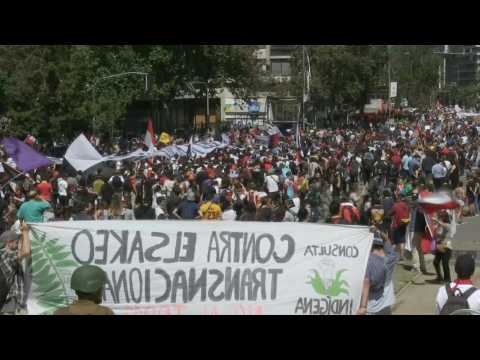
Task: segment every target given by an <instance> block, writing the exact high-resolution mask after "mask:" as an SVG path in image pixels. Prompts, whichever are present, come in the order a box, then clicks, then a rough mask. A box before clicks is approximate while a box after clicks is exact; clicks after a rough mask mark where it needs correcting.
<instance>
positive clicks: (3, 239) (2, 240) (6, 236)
mask: <svg viewBox="0 0 480 360" xmlns="http://www.w3.org/2000/svg"><path fill="white" fill-rule="evenodd" d="M19 239H20V235H19V234H17V233H16V232H15V231H5V232H4V233H3V234H2V235H0V248H3V247H4V246H5V244H6V243H7V241H10V240H19Z"/></svg>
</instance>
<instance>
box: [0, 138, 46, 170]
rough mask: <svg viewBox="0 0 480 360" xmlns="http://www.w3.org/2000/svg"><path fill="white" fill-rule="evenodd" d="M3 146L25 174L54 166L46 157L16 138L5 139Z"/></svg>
mask: <svg viewBox="0 0 480 360" xmlns="http://www.w3.org/2000/svg"><path fill="white" fill-rule="evenodd" d="M2 145H3V146H4V148H5V151H6V152H7V154H8V156H9V157H11V158H12V160H13V161H14V162H15V163H16V165H17V167H18V168H19V169H20V170H22V171H23V172H28V171H32V170H35V169H39V168H42V167H45V166H51V165H53V163H52V162H51V161H50V160H48V159H47V157H46V156H44V155H42V154H40V153H39V152H38V151H36V150H34V149H33V148H31V147H30V146H28V145H27V144H25V143H24V142H22V141H20V140H18V139H16V138H5V139H3V141H2Z"/></svg>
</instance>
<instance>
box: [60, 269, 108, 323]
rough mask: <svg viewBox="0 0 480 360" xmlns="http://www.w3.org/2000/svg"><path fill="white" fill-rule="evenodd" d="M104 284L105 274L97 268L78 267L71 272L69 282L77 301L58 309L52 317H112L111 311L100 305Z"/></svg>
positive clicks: (105, 280)
mask: <svg viewBox="0 0 480 360" xmlns="http://www.w3.org/2000/svg"><path fill="white" fill-rule="evenodd" d="M106 282H107V274H105V272H104V271H103V270H102V269H100V268H99V267H98V266H93V265H84V266H81V267H79V268H78V269H76V270H75V271H74V272H73V274H72V278H71V282H70V284H71V288H72V290H75V293H76V294H77V297H78V300H77V301H75V302H74V303H73V304H72V305H70V306H68V307H66V308H62V309H58V310H57V311H56V312H55V314H54V315H114V313H113V311H112V310H111V309H109V308H107V307H105V306H101V305H100V304H101V302H102V293H103V287H104V286H105V284H106Z"/></svg>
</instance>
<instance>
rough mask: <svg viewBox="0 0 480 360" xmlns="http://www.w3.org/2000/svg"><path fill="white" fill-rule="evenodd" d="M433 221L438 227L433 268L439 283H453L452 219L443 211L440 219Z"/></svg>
mask: <svg viewBox="0 0 480 360" xmlns="http://www.w3.org/2000/svg"><path fill="white" fill-rule="evenodd" d="M433 221H434V222H435V224H436V225H437V227H436V235H437V249H436V251H435V259H434V260H433V266H434V267H435V272H436V273H437V278H436V281H437V282H446V283H449V282H451V281H452V280H451V278H450V258H451V256H452V237H451V231H452V228H451V224H450V217H449V215H448V212H447V211H445V210H444V211H442V212H441V213H440V214H439V216H438V219H437V218H434V219H433ZM440 264H442V268H443V276H442V273H441V271H440Z"/></svg>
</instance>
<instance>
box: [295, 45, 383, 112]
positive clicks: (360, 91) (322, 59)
mask: <svg viewBox="0 0 480 360" xmlns="http://www.w3.org/2000/svg"><path fill="white" fill-rule="evenodd" d="M308 52H309V55H310V64H311V72H312V83H311V99H310V102H311V105H312V106H313V108H314V109H315V110H317V111H318V110H327V112H328V113H329V114H330V116H331V117H333V116H334V115H335V114H339V113H347V112H352V111H355V110H360V111H363V107H364V105H365V104H366V103H367V102H368V101H367V100H368V97H369V95H370V93H371V92H372V91H374V90H376V89H377V88H378V86H379V84H381V83H382V82H384V80H385V72H386V59H387V56H386V54H387V53H386V46H378V45H319V46H309V47H308ZM293 68H294V76H293V81H292V86H293V88H294V89H295V92H296V94H297V96H298V97H299V98H301V93H302V88H303V73H302V70H303V57H302V53H301V49H300V51H299V52H298V53H297V54H296V56H295V57H294V62H293Z"/></svg>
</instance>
